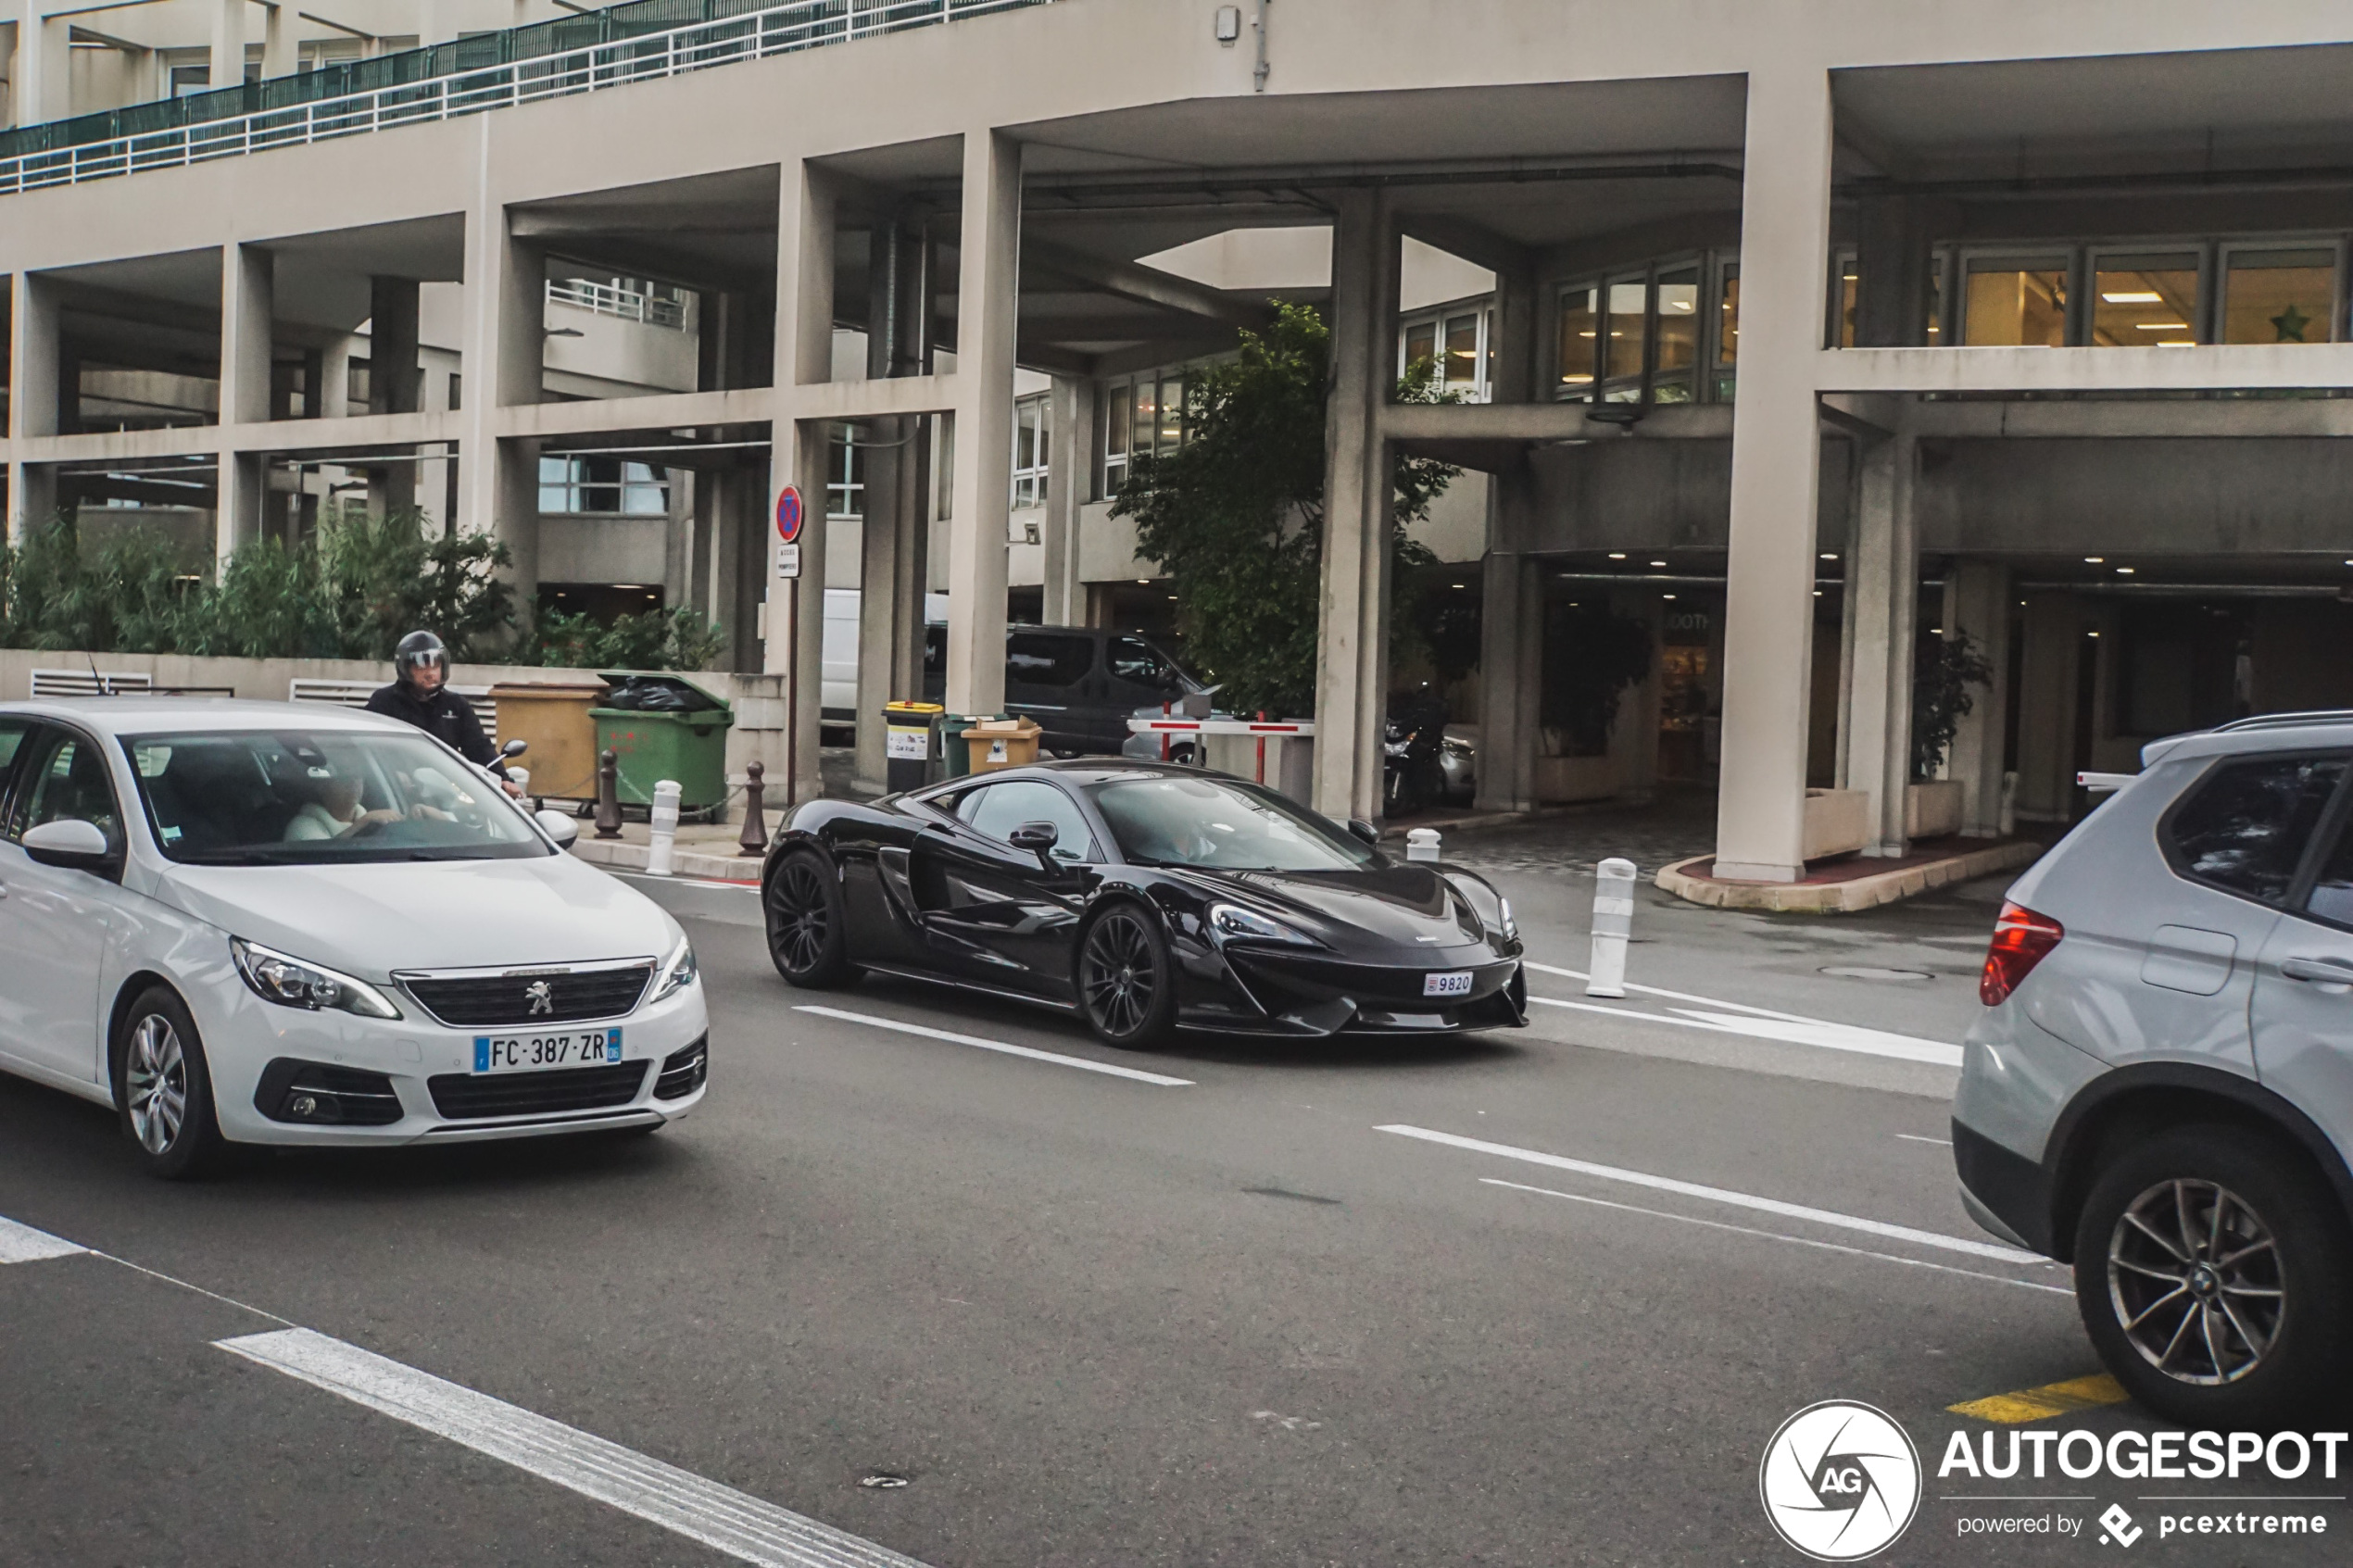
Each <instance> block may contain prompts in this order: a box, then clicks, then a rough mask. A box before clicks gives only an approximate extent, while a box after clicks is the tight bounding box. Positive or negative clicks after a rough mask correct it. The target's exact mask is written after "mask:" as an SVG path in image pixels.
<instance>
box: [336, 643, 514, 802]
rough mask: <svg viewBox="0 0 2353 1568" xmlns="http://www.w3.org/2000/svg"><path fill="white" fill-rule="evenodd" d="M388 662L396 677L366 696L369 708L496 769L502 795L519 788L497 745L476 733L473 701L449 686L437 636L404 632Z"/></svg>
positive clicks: (479, 723)
mask: <svg viewBox="0 0 2353 1568" xmlns="http://www.w3.org/2000/svg"><path fill="white" fill-rule="evenodd" d="M392 667H393V670H394V671H395V673H396V675H397V677H398V678H397V679H396V680H395V681H394V682H393V684H390V685H388V686H385V687H384V688H383V689H381V690H379V691H378V692H377V693H376V695H375V696H371V697H370V698H369V699H368V711H369V712H371V713H381V714H384V716H385V717H386V718H390V719H397V720H399V721H401V722H402V723H404V724H414V725H415V726H416V727H417V728H419V729H421V730H422V731H424V732H425V734H429V735H431V736H433V737H434V739H435V740H438V741H441V742H443V743H445V744H446V745H447V746H449V747H450V748H451V749H452V750H454V751H456V752H457V753H458V754H459V756H460V757H463V758H464V759H466V760H467V761H469V762H472V763H473V764H474V765H476V766H477V767H482V768H487V769H489V770H490V771H492V772H494V773H496V774H497V775H498V777H499V778H501V779H502V780H505V782H506V789H507V793H508V794H510V795H519V794H521V793H522V791H521V790H519V789H518V788H517V787H516V785H515V782H514V780H513V779H511V778H509V777H508V776H507V764H506V762H505V760H504V759H501V758H500V757H499V755H498V748H497V746H492V745H491V744H490V737H489V736H487V735H485V734H483V733H482V720H481V719H480V718H478V717H477V716H476V715H475V713H474V709H473V704H472V703H470V702H468V701H467V700H466V699H465V698H464V697H462V696H459V695H458V694H457V693H456V692H453V691H451V690H450V689H449V686H448V680H449V650H448V649H447V648H446V647H444V646H442V643H441V639H440V638H439V637H436V636H434V634H433V633H431V632H411V633H409V634H408V635H407V636H405V637H403V638H401V639H400V646H398V647H396V648H395V649H394V650H393V654H392Z"/></svg>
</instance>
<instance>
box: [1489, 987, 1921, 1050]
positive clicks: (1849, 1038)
mask: <svg viewBox="0 0 2353 1568" xmlns="http://www.w3.org/2000/svg"><path fill="white" fill-rule="evenodd" d="M1521 962H1522V963H1523V964H1524V965H1525V966H1526V967H1527V968H1529V969H1532V970H1537V971H1540V972H1543V973H1545V974H1557V975H1562V976H1564V977H1566V978H1568V979H1572V980H1582V979H1584V978H1585V975H1584V972H1582V971H1580V970H1574V969H1561V968H1558V967H1557V966H1555V965H1553V964H1541V963H1529V962H1528V960H1521ZM1626 989H1627V990H1629V991H1640V992H1642V994H1644V995H1645V996H1652V997H1667V998H1668V999H1669V1000H1671V1001H1679V1002H1701V1003H1705V1006H1706V1008H1707V1009H1708V1010H1701V1009H1698V1008H1669V1009H1668V1010H1667V1011H1666V1012H1643V1011H1641V1010H1637V1009H1634V1008H1623V1007H1616V1008H1614V1007H1603V1006H1600V1005H1599V1004H1597V1003H1593V1002H1572V1001H1567V1000H1564V999H1562V998H1560V997H1537V996H1531V997H1529V998H1528V999H1529V1001H1531V1002H1535V1003H1539V1004H1541V1005H1542V1006H1545V1007H1554V1008H1568V1009H1572V1010H1576V1011H1579V1012H1605V1013H1611V1014H1614V1015H1615V1016H1617V1017H1619V1018H1632V1019H1638V1020H1641V1021H1642V1022H1649V1023H1671V1024H1676V1025H1680V1027H1682V1028H1685V1029H1712V1030H1715V1031H1718V1033H1722V1034H1728V1035H1753V1036H1755V1038H1757V1039H1760V1040H1780V1041H1785V1042H1787V1043H1788V1044H1791V1045H1798V1046H1818V1047H1822V1048H1824V1049H1826V1050H1834V1051H1854V1052H1857V1053H1859V1054H1861V1055H1864V1056H1884V1057H1894V1058H1895V1059H1896V1060H1901V1061H1924V1062H1927V1063H1930V1064H1931V1065H1932V1066H1936V1067H1958V1066H1960V1065H1961V1047H1958V1046H1956V1045H1952V1044H1950V1043H1948V1042H1946V1041H1944V1040H1926V1039H1921V1038H1919V1036H1917V1035H1894V1034H1890V1033H1889V1032H1887V1031H1886V1030H1884V1029H1866V1028H1863V1027H1862V1026H1861V1025H1859V1024H1854V1023H1834V1022H1831V1021H1830V1020H1829V1019H1826V1018H1807V1017H1806V1015H1805V1014H1803V1013H1795V1012H1776V1011H1775V1010H1772V1009H1771V1008H1760V1007H1751V1006H1750V1005H1749V1004H1747V1003H1746V1002H1728V1001H1723V1000H1721V999H1719V998H1718V997H1696V996H1693V995H1692V994H1691V993H1690V992H1688V991H1668V990H1664V989H1662V988H1661V987H1659V986H1656V985H1635V984H1634V983H1633V982H1632V981H1628V982H1627V984H1626ZM1718 1009H1721V1011H1718Z"/></svg>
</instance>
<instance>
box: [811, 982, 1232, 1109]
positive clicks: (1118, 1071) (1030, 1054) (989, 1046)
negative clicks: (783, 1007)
mask: <svg viewBox="0 0 2353 1568" xmlns="http://www.w3.org/2000/svg"><path fill="white" fill-rule="evenodd" d="M793 1011H795V1012H810V1013H815V1014H816V1015H817V1016H818V1017H820V1018H837V1019H840V1020H841V1021H842V1022H845V1023H863V1024H867V1025H870V1026H871V1027H873V1028H876V1029H889V1030H894V1031H896V1032H898V1033H899V1034H901V1035H922V1036H923V1037H924V1038H925V1039H926V1040H946V1041H947V1042H948V1043H949V1044H950V1045H957V1046H971V1047H974V1048H975V1049H977V1050H984V1051H1000V1052H1002V1053H1003V1054H1005V1055H1006V1056H1021V1057H1027V1058H1028V1059H1029V1060H1032V1061H1051V1062H1052V1063H1053V1064H1054V1065H1055V1066H1057V1067H1076V1068H1078V1069H1080V1070H1081V1071H1082V1072H1087V1073H1108V1074H1109V1075H1110V1076H1112V1077H1114V1078H1130V1079H1133V1080H1134V1081H1136V1082H1137V1083H1139V1084H1155V1085H1159V1086H1160V1087H1162V1088H1164V1089H1186V1088H1190V1087H1192V1084H1193V1081H1192V1080H1191V1079H1190V1078H1171V1077H1169V1076H1168V1075H1167V1074H1166V1073H1147V1072H1145V1071H1143V1069H1141V1068H1138V1067H1122V1066H1120V1065H1119V1064H1118V1063H1116V1062H1111V1061H1089V1060H1088V1059H1087V1058H1085V1057H1083V1056H1063V1055H1062V1054H1061V1053H1059V1052H1056V1051H1041V1050H1038V1049H1037V1048H1036V1047H1031V1046H1017V1045H1014V1044H1013V1042H1012V1041H1010V1040H987V1039H983V1038H981V1036H979V1035H959V1034H956V1033H955V1032H954V1031H952V1030H948V1029H934V1028H932V1027H930V1026H929V1025H927V1024H922V1023H905V1022H900V1020H898V1019H896V1018H883V1017H880V1016H878V1015H876V1014H875V1013H871V1012H851V1011H850V1010H849V1009H847V1008H825V1007H813V1006H810V1005H808V1004H805V1003H804V1004H800V1005H798V1006H796V1007H795V1008H794V1009H793Z"/></svg>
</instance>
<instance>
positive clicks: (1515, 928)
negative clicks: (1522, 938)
mask: <svg viewBox="0 0 2353 1568" xmlns="http://www.w3.org/2000/svg"><path fill="white" fill-rule="evenodd" d="M1495 902H1496V903H1497V904H1499V905H1501V906H1502V908H1503V911H1504V917H1503V918H1504V935H1505V936H1507V937H1509V938H1511V940H1513V941H1515V942H1516V941H1518V940H1519V922H1517V921H1516V920H1514V919H1512V901H1511V900H1510V899H1509V898H1504V897H1498V898H1497V899H1496V900H1495Z"/></svg>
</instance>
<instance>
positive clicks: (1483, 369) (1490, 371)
mask: <svg viewBox="0 0 2353 1568" xmlns="http://www.w3.org/2000/svg"><path fill="white" fill-rule="evenodd" d="M1478 384H1479V385H1481V386H1483V387H1487V388H1489V389H1492V388H1493V387H1494V385H1495V312H1493V311H1492V310H1490V311H1489V312H1488V313H1487V354H1486V358H1484V359H1483V360H1482V361H1481V362H1480V368H1479V373H1478Z"/></svg>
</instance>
